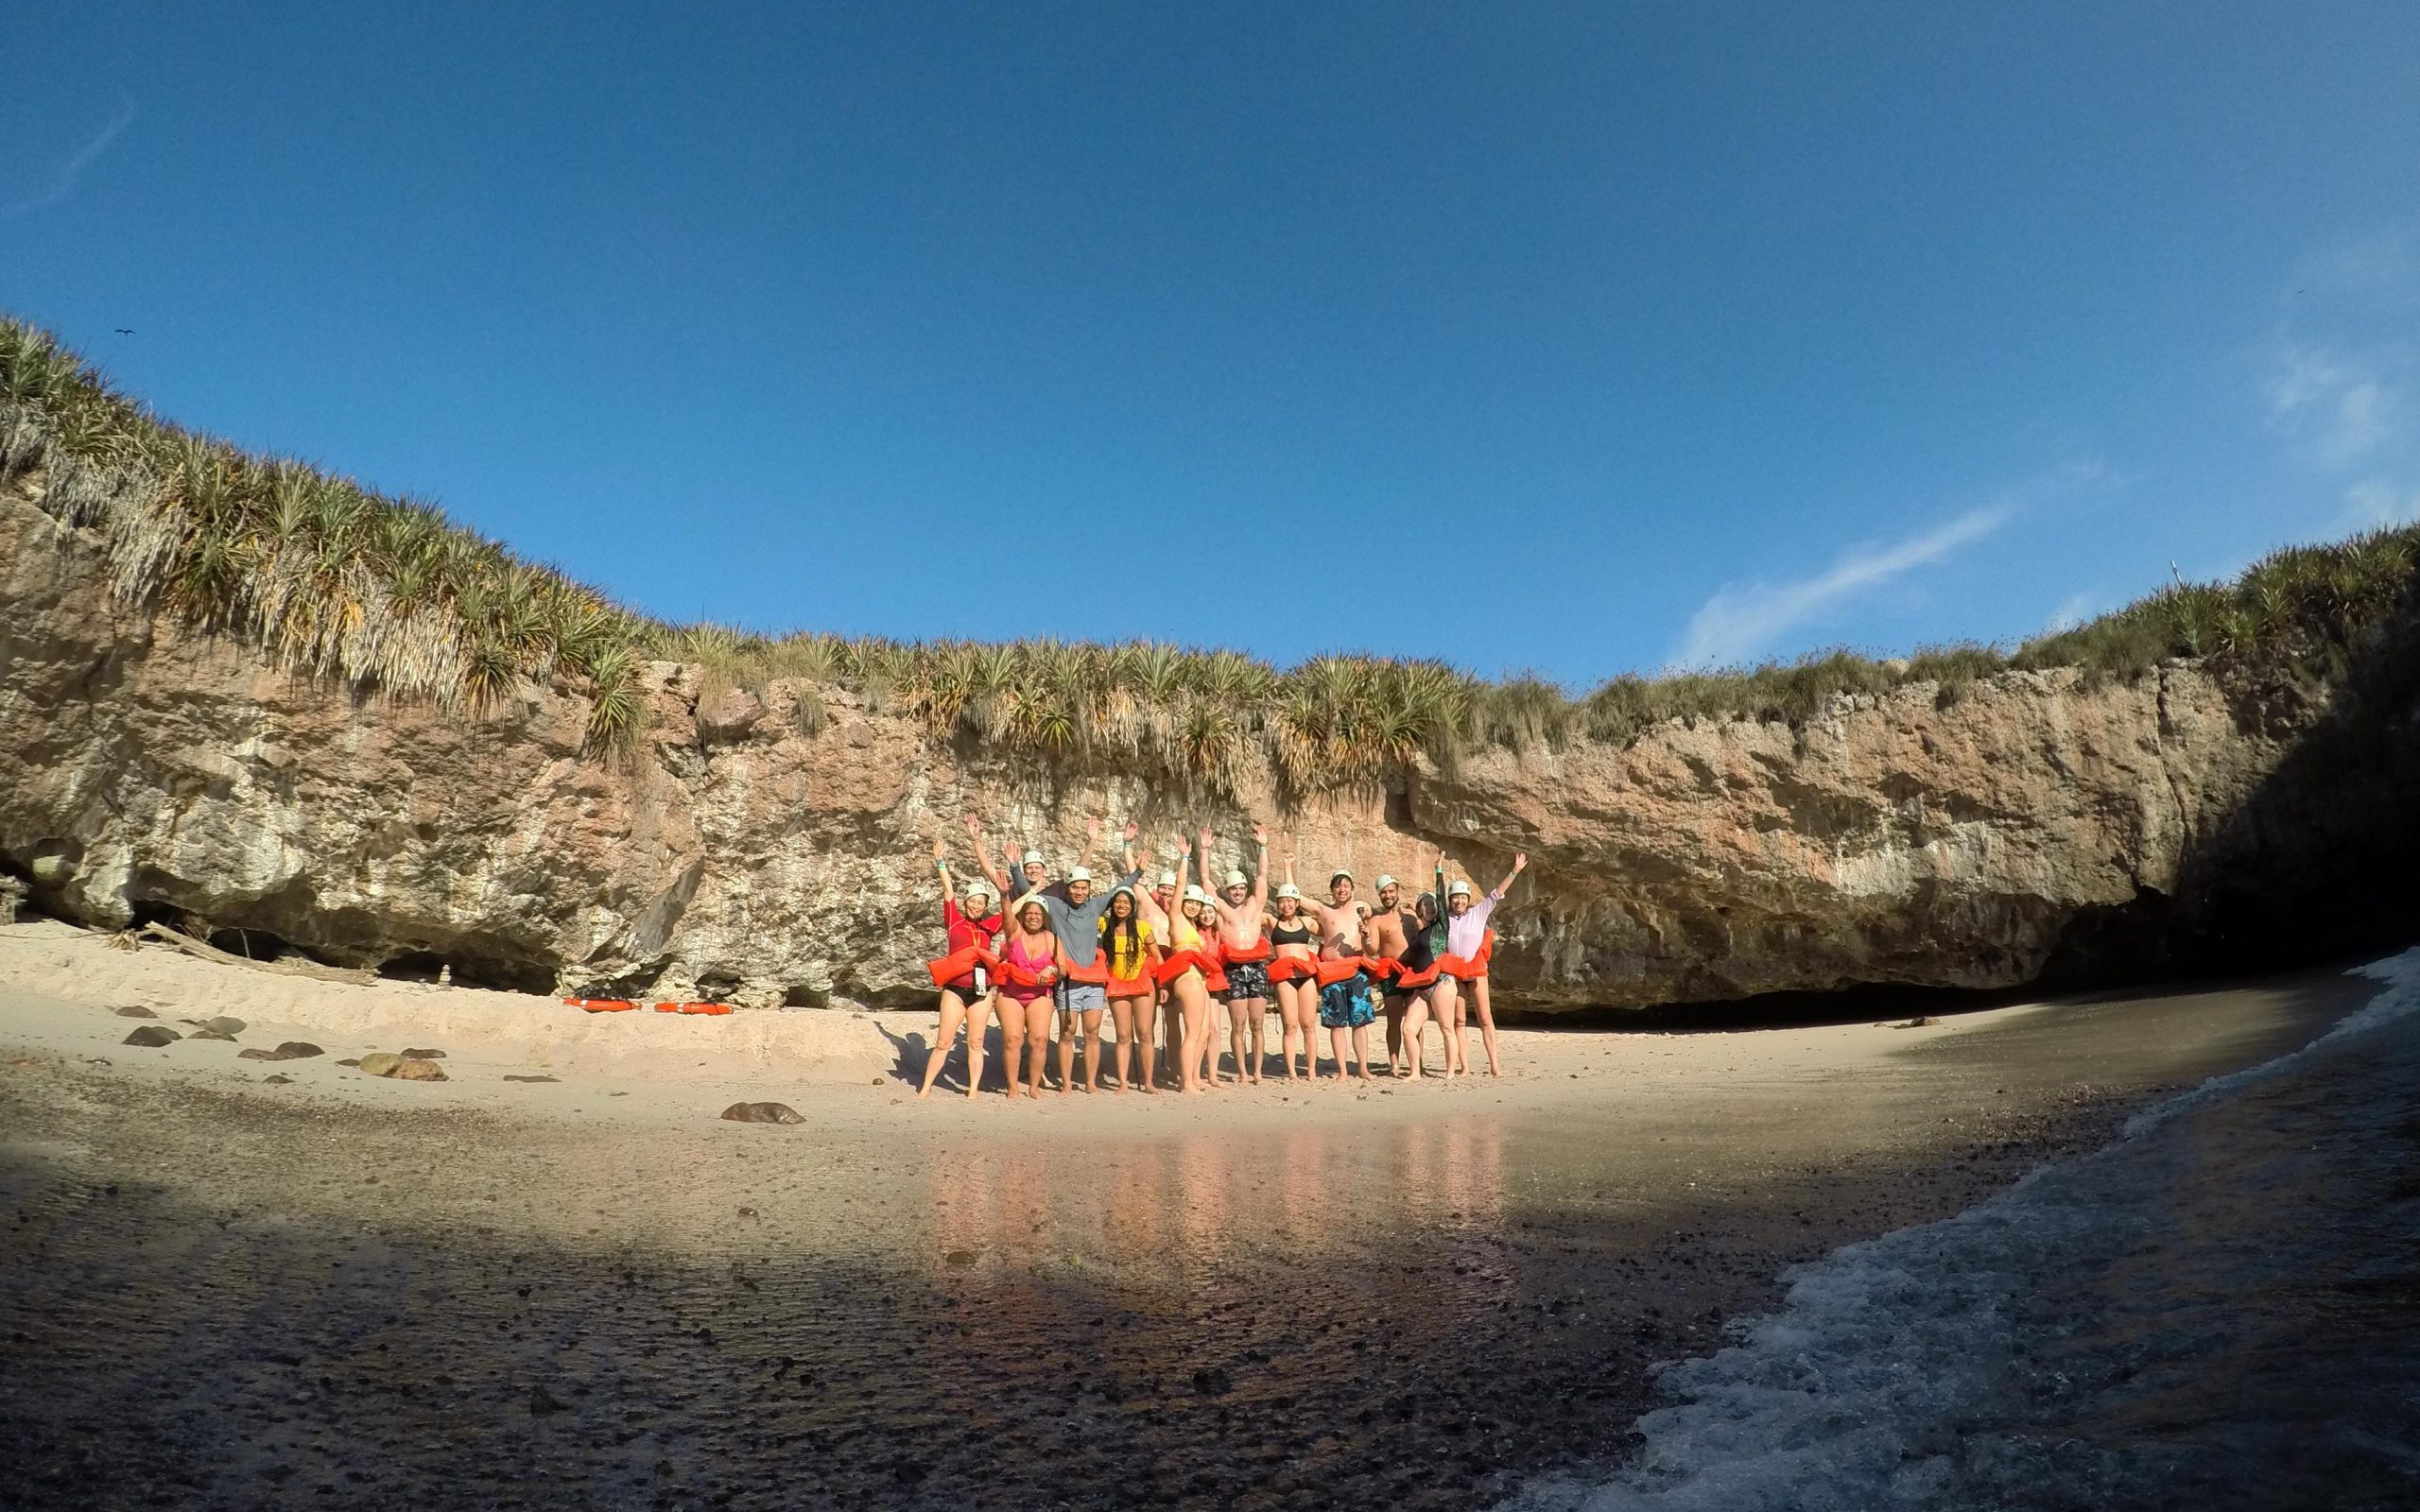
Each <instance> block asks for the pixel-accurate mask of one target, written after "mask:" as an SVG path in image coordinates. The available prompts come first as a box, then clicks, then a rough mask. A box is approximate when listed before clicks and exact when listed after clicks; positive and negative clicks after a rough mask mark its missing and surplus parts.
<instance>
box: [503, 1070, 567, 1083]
mask: <svg viewBox="0 0 2420 1512" xmlns="http://www.w3.org/2000/svg"><path fill="white" fill-rule="evenodd" d="M504 1079H505V1080H507V1081H526V1082H542V1081H548V1082H550V1081H553V1080H554V1079H555V1078H554V1077H552V1076H516V1075H514V1074H512V1073H510V1072H507V1073H505V1076H504Z"/></svg>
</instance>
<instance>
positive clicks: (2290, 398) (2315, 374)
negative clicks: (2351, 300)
mask: <svg viewBox="0 0 2420 1512" xmlns="http://www.w3.org/2000/svg"><path fill="white" fill-rule="evenodd" d="M2402 409H2403V395H2402V392H2401V390H2399V389H2397V388H2395V387H2394V386H2393V385H2391V384H2389V383H2387V382H2386V380H2385V379H2384V378H2382V377H2381V376H2380V375H2379V374H2378V372H2377V369H2375V368H2374V367H2372V366H2371V365H2370V364H2368V363H2364V362H2360V361H2357V360H2355V359H2353V358H2349V357H2346V356H2344V355H2342V353H2339V352H2329V351H2326V350H2324V349H2318V348H2293V347H2289V348H2288V349H2286V350H2285V351H2284V352H2281V353H2280V354H2279V356H2278V359H2277V365H2276V370H2275V371H2274V372H2273V373H2272V374H2271V376H2270V379H2269V422H2270V423H2271V424H2272V425H2273V426H2275V427H2276V428H2277V429H2278V430H2279V431H2281V432H2282V433H2284V434H2285V435H2286V436H2288V437H2290V438H2292V439H2293V440H2295V441H2297V442H2298V443H2300V444H2301V445H2303V446H2305V447H2307V448H2308V451H2309V453H2310V455H2311V457H2312V458H2313V459H2314V460H2315V461H2317V462H2318V463H2319V464H2320V465H2321V466H2322V467H2325V468H2330V469H2338V470H2341V469H2344V468H2350V467H2354V466H2357V465H2359V463H2360V461H2361V460H2362V459H2363V458H2365V457H2367V456H2369V455H2372V454H2374V453H2376V452H2377V450H2378V448H2379V447H2381V446H2384V445H2385V444H2386V443H2387V442H2389V441H2390V440H2393V439H2394V438H2395V435H2396V434H2397V430H2398V425H2397V421H2398V420H2399V418H2400V415H2401V412H2402Z"/></svg>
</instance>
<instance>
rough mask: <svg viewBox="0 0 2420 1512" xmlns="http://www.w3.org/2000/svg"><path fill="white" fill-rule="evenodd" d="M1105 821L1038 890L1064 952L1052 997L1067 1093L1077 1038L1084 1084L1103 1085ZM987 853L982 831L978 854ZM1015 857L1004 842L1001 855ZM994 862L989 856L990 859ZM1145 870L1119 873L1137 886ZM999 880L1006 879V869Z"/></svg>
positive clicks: (1091, 827) (1030, 866) (1032, 857)
mask: <svg viewBox="0 0 2420 1512" xmlns="http://www.w3.org/2000/svg"><path fill="white" fill-rule="evenodd" d="M1100 828H1101V821H1100V820H1098V819H1093V820H1091V821H1090V822H1089V823H1087V824H1086V825H1085V826H1084V854H1083V858H1082V860H1080V862H1078V863H1077V865H1076V867H1075V868H1074V869H1072V870H1070V871H1069V872H1068V873H1067V877H1066V880H1065V881H1063V882H1059V883H1052V884H1048V885H1044V886H1041V887H1040V888H1038V889H1036V890H1035V891H1034V892H1033V894H1032V895H1033V896H1034V897H1037V898H1039V899H1040V900H1041V901H1042V906H1043V908H1044V909H1045V910H1046V912H1047V913H1048V914H1049V916H1050V932H1051V933H1052V934H1053V935H1056V936H1058V937H1059V947H1060V949H1061V951H1062V952H1063V954H1064V958H1063V960H1062V961H1061V962H1060V976H1059V980H1058V983H1057V985H1056V986H1055V987H1054V988H1052V991H1051V1002H1052V1004H1053V1005H1055V1006H1056V1007H1057V1008H1058V1010H1059V1091H1061V1092H1062V1093H1065V1092H1069V1091H1074V1090H1075V1085H1076V1040H1077V1039H1078V1038H1079V1037H1081V1038H1082V1040H1083V1042H1084V1090H1085V1091H1098V1089H1099V1087H1100V1063H1101V1054H1102V1049H1103V1046H1102V1044H1101V1017H1102V1015H1103V1014H1105V1013H1106V1012H1107V1011H1108V1010H1109V968H1108V967H1107V966H1106V965H1105V964H1103V962H1102V961H1101V958H1100V919H1101V915H1102V913H1103V912H1105V911H1106V910H1107V909H1108V907H1109V894H1108V893H1106V892H1096V891H1095V890H1094V888H1093V874H1092V858H1093V852H1094V851H1097V850H1098V849H1099V848H1100ZM981 853H982V847H981V838H980V834H979V831H978V833H977V854H978V855H980V854H981ZM1027 856H1028V860H1027V862H1026V875H1027V880H1028V882H1029V883H1030V882H1031V881H1032V880H1033V877H1034V874H1035V872H1036V870H1037V869H1041V870H1042V871H1043V874H1044V875H1047V870H1046V868H1041V865H1040V863H1039V861H1038V859H1037V853H1036V852H1032V851H1028V852H1027ZM1008 859H1009V857H1008V851H1007V849H1006V847H1005V846H1004V847H1003V848H1002V851H1001V860H1002V862H1003V863H1005V862H1006V861H1007V860H1008ZM987 866H988V861H987ZM1139 876H1140V873H1137V872H1132V871H1130V872H1128V873H1127V874H1126V875H1125V876H1122V877H1120V878H1118V879H1117V885H1118V886H1120V887H1132V886H1133V885H1134V884H1135V882H1136V880H1137V879H1138V877H1139ZM993 880H994V882H996V883H999V884H1001V885H1006V883H1007V874H1006V872H1005V871H1002V872H999V873H996V874H995V875H994V878H993Z"/></svg>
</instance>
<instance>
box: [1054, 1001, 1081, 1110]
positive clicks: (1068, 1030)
mask: <svg viewBox="0 0 2420 1512" xmlns="http://www.w3.org/2000/svg"><path fill="white" fill-rule="evenodd" d="M1052 996H1053V997H1054V998H1055V999H1057V1000H1058V1003H1059V1007H1058V1010H1057V1012H1056V1013H1055V1014H1054V1015H1053V1017H1055V1018H1057V1019H1058V1021H1059V1095H1060V1096H1062V1097H1064V1096H1066V1095H1067V1094H1068V1093H1069V1092H1071V1091H1075V1090H1076V1020H1077V1014H1076V1010H1075V1009H1073V1008H1071V1007H1068V1006H1067V1005H1066V1004H1067V1003H1068V1001H1070V1000H1069V999H1068V998H1067V997H1066V994H1065V993H1064V992H1063V991H1062V992H1058V993H1054V994H1052Z"/></svg>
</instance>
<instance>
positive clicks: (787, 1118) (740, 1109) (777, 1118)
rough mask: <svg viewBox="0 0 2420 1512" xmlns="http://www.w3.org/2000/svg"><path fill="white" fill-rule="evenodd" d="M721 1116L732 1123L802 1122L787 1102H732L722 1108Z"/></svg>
mask: <svg viewBox="0 0 2420 1512" xmlns="http://www.w3.org/2000/svg"><path fill="white" fill-rule="evenodd" d="M722 1116H723V1117H724V1118H726V1119H728V1120H730V1121H731V1122H732V1123H734V1124H804V1123H805V1122H806V1120H805V1119H804V1118H802V1117H801V1116H799V1111H798V1109H797V1108H792V1107H791V1106H790V1105H789V1104H787V1103H734V1104H732V1105H731V1106H730V1107H729V1108H724V1109H723V1110H722Z"/></svg>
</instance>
